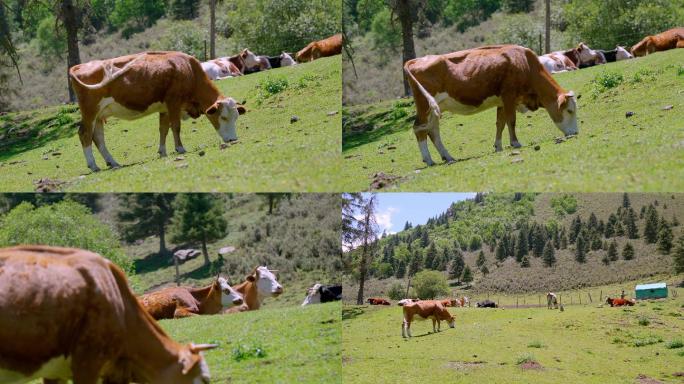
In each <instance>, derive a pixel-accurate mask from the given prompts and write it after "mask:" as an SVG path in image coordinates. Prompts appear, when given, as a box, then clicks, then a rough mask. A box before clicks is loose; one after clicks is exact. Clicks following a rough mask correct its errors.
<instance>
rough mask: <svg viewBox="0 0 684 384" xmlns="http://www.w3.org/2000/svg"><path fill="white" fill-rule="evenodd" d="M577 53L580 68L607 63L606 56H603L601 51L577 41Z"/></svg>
mask: <svg viewBox="0 0 684 384" xmlns="http://www.w3.org/2000/svg"><path fill="white" fill-rule="evenodd" d="M577 53H578V54H579V58H580V64H579V67H580V68H587V67H593V66H594V65H599V64H605V63H607V61H606V57H605V56H603V53H601V51H598V50H593V49H591V48H589V47H588V46H587V45H586V44H584V43H579V44H578V45H577Z"/></svg>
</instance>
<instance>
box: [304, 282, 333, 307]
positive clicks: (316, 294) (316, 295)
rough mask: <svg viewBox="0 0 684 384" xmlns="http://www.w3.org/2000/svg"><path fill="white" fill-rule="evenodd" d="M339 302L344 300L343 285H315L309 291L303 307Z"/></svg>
mask: <svg viewBox="0 0 684 384" xmlns="http://www.w3.org/2000/svg"><path fill="white" fill-rule="evenodd" d="M339 300H342V286H341V285H321V284H314V286H313V287H311V288H309V289H308V290H307V295H306V298H305V299H304V302H303V303H302V307H304V306H306V305H309V304H319V303H329V302H331V301H339Z"/></svg>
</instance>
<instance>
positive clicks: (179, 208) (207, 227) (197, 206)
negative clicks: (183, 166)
mask: <svg viewBox="0 0 684 384" xmlns="http://www.w3.org/2000/svg"><path fill="white" fill-rule="evenodd" d="M174 208H175V212H174V215H173V219H172V224H171V234H172V240H173V242H174V243H180V242H186V241H187V242H199V243H201V244H202V254H203V255H204V265H205V266H206V265H209V264H210V260H209V253H208V252H207V243H208V242H213V241H216V240H219V239H222V238H223V237H224V236H225V235H226V233H227V229H228V222H227V221H226V219H225V218H224V217H223V212H224V210H225V207H224V201H223V198H222V197H219V196H216V195H212V194H209V193H188V194H181V195H178V197H176V200H175V202H174Z"/></svg>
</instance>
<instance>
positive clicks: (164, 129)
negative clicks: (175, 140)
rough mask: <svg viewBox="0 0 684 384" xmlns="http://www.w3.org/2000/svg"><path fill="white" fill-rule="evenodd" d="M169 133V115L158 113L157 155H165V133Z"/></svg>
mask: <svg viewBox="0 0 684 384" xmlns="http://www.w3.org/2000/svg"><path fill="white" fill-rule="evenodd" d="M168 133H169V115H168V114H166V113H160V114H159V156H161V157H166V135H168Z"/></svg>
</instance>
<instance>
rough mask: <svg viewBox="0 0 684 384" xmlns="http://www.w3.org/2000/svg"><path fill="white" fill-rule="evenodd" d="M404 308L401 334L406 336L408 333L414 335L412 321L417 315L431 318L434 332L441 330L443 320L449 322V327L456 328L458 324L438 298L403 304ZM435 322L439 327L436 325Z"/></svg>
mask: <svg viewBox="0 0 684 384" xmlns="http://www.w3.org/2000/svg"><path fill="white" fill-rule="evenodd" d="M402 310H403V313H404V322H403V324H402V327H401V336H403V337H406V336H407V335H408V337H412V336H411V322H412V321H413V318H414V317H415V316H418V319H419V320H425V319H428V318H429V319H431V320H432V331H433V332H439V331H440V327H441V321H442V320H445V321H447V322H448V323H449V328H454V327H455V326H456V323H455V321H454V317H453V316H451V314H450V313H449V311H448V310H447V309H446V308H445V307H444V306H443V305H442V303H441V302H439V301H437V300H423V301H417V302H413V303H406V304H404V305H403V306H402ZM435 324H436V325H437V327H435Z"/></svg>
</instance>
